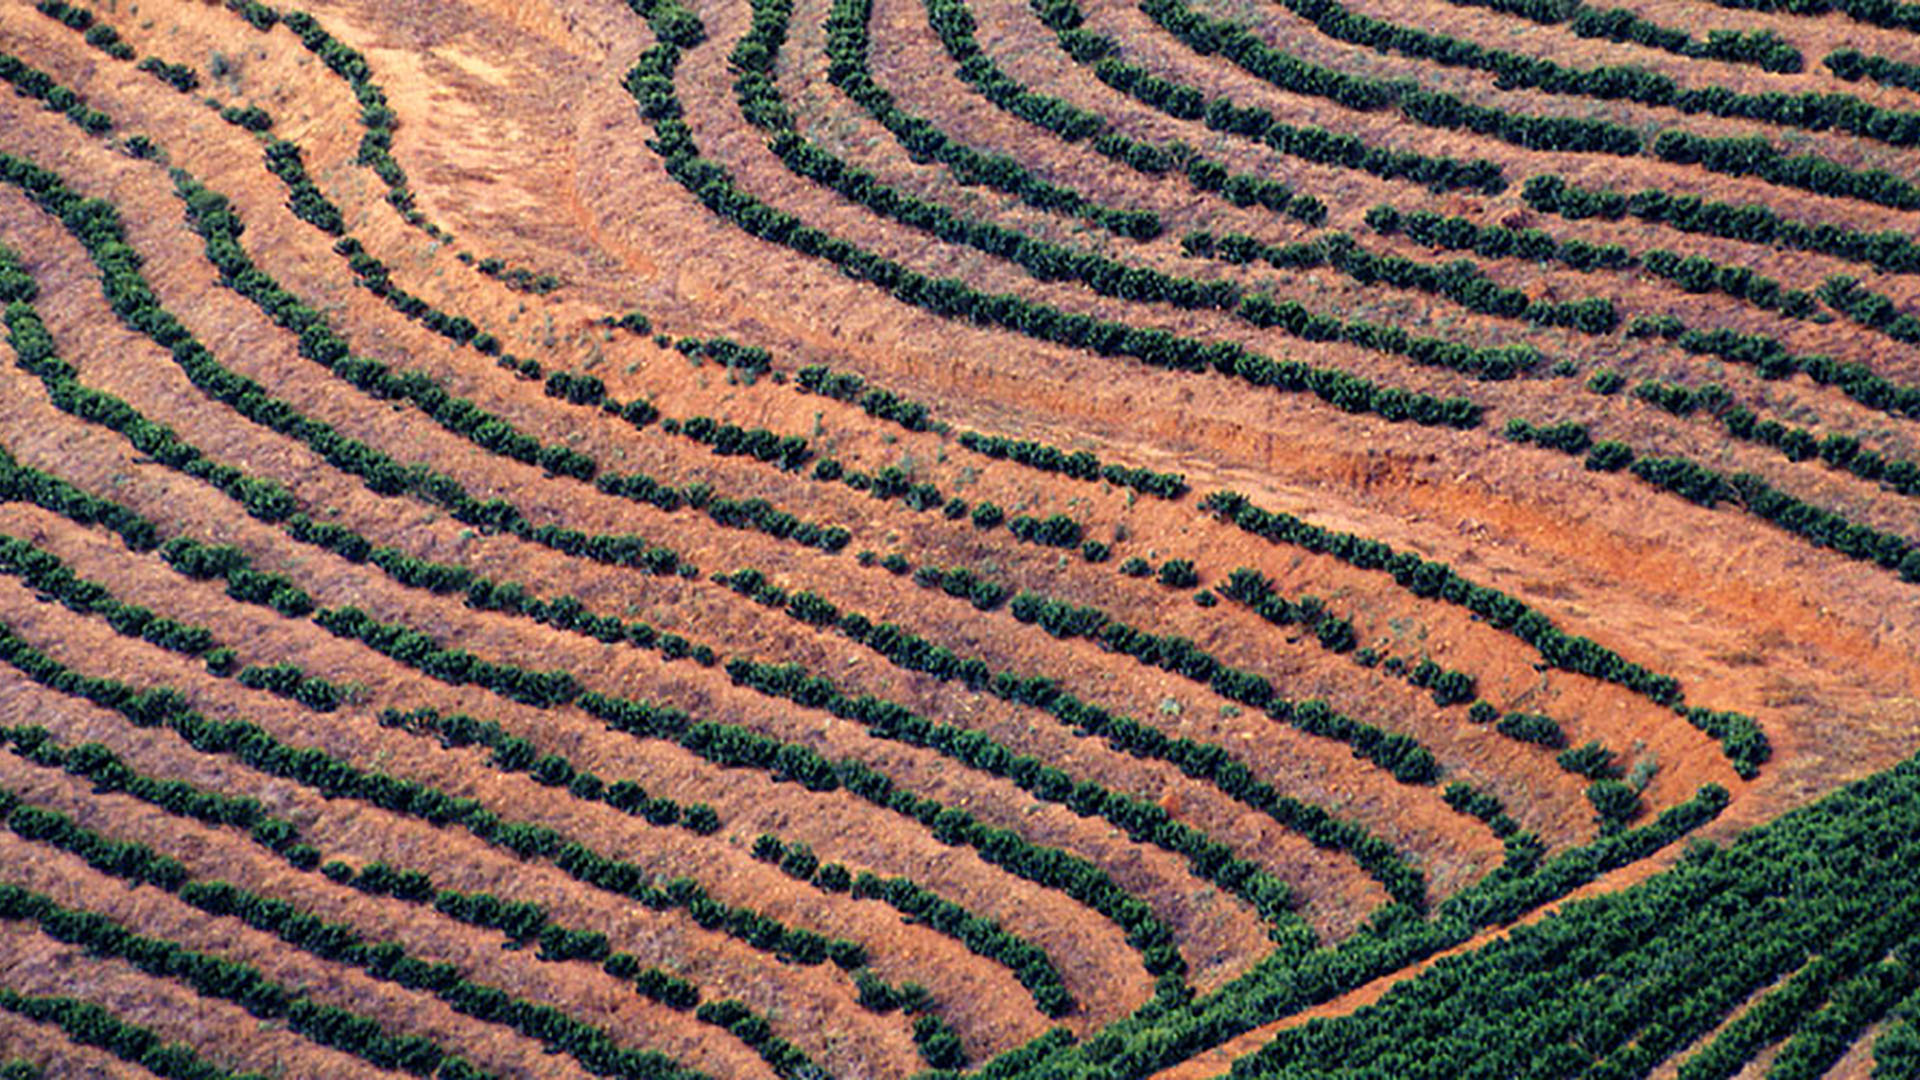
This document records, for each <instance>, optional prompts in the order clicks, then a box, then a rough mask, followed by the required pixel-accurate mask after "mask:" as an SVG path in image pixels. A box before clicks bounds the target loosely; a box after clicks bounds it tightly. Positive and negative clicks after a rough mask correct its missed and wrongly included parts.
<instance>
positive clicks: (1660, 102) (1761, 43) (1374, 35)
mask: <svg viewBox="0 0 1920 1080" xmlns="http://www.w3.org/2000/svg"><path fill="white" fill-rule="evenodd" d="M1148 2H1151V3H1164V2H1167V0H1148ZM1281 2H1282V3H1284V4H1285V5H1286V6H1287V7H1288V8H1289V9H1290V10H1292V11H1293V12H1294V13H1295V14H1297V15H1299V16H1300V17H1302V18H1304V19H1307V20H1308V21H1309V22H1312V23H1313V24H1314V25H1315V26H1316V27H1318V28H1319V29H1320V31H1321V32H1322V33H1324V34H1326V35H1327V36H1329V37H1332V38H1334V39H1336V40H1338V41H1342V42H1345V43H1347V44H1349V45H1357V46H1360V47H1362V48H1370V49H1377V50H1379V51H1382V52H1389V51H1391V52H1398V53H1401V54H1403V55H1406V56H1410V57H1413V58H1415V59H1419V60H1428V61H1432V62H1433V63H1437V64H1441V65H1444V66H1448V67H1466V68H1472V69H1476V70H1480V71H1485V72H1489V73H1491V74H1492V75H1494V76H1495V85H1496V86H1497V87H1499V88H1500V89H1503V90H1517V89H1537V90H1541V91H1545V92H1547V93H1553V94H1567V95H1572V96H1577V97H1589V98H1595V99H1597V100H1600V101H1611V100H1627V101H1633V102H1636V103H1638V104H1641V105H1651V106H1660V107H1671V108H1673V109H1676V110H1678V111H1680V112H1682V113H1700V114H1706V115H1710V116H1718V117H1722V118H1725V119H1743V120H1758V121H1760V122H1762V123H1769V124H1778V125H1780V126H1783V127H1795V128H1802V129H1805V130H1809V131H1827V130H1839V131H1844V132H1847V133H1848V134H1851V135H1857V136H1859V137H1861V138H1865V139H1872V140H1874V141H1877V142H1884V143H1887V144H1888V145H1891V146H1899V147H1905V146H1913V145H1915V144H1916V143H1920V111H1912V110H1900V109H1888V108H1883V107H1881V106H1877V105H1873V104H1871V103H1869V102H1866V101H1863V100H1861V99H1860V98H1857V97H1854V96H1853V95H1851V94H1832V93H1825V94H1823V93H1817V92H1807V93H1800V94H1783V93H1779V92H1776V91H1766V92H1762V93H1757V94H1742V93H1738V92H1736V91H1734V90H1732V89H1730V88H1728V87H1725V86H1719V85H1708V86H1703V87H1698V88H1694V89H1684V88H1682V87H1681V85H1680V84H1679V83H1678V82H1677V81H1676V80H1674V79H1673V78H1671V77H1669V76H1666V75H1662V74H1659V73H1658V72H1654V71H1649V70H1647V69H1646V68H1644V67H1639V66H1637V65H1636V66H1605V67H1596V68H1586V69H1581V68H1571V67H1564V66H1562V65H1560V64H1557V63H1555V62H1553V61H1551V60H1546V59H1542V58H1541V57H1537V56H1529V55H1526V54H1522V53H1514V52H1508V51H1506V50H1504V49H1490V48H1487V47H1485V46H1483V45H1480V44H1479V43H1477V42H1473V41H1466V40H1463V39H1460V38H1455V37H1450V36H1447V35H1444V34H1438V33H1432V32H1429V31H1426V30H1422V29H1419V28H1418V27H1414V26H1408V25H1405V24H1401V23H1395V22H1391V21H1388V20H1385V19H1377V18H1373V17H1371V16H1366V15H1360V14H1358V13H1355V12H1353V11H1350V10H1349V9H1347V8H1346V7H1345V6H1344V5H1342V4H1341V3H1340V2H1339V0H1281ZM1865 2H1868V3H1873V2H1882V3H1884V2H1885V0H1865ZM1621 18H1622V17H1621V16H1619V15H1615V14H1602V15H1598V16H1596V17H1594V18H1591V19H1589V20H1587V23H1586V25H1587V26H1588V27H1589V28H1591V29H1594V30H1611V29H1614V28H1615V27H1618V28H1620V29H1623V30H1627V31H1628V32H1629V33H1631V30H1630V29H1629V28H1630V27H1631V26H1632V23H1628V22H1621V21H1619V20H1621ZM1610 24H1611V25H1610ZM1217 33H1222V34H1224V35H1225V36H1223V37H1222V38H1221V40H1222V42H1223V49H1222V51H1223V52H1224V51H1225V47H1224V42H1225V41H1227V40H1230V38H1231V37H1232V36H1233V35H1232V34H1231V33H1228V32H1225V31H1217ZM1594 36H1602V37H1605V36H1610V35H1609V34H1608V33H1605V32H1603V33H1599V34H1596V35H1594ZM1674 43H1675V44H1678V42H1677V41H1675V42H1674ZM1255 44H1259V43H1258V42H1257V41H1256V42H1255ZM1782 46H1784V43H1783V42H1780V41H1779V39H1778V38H1776V37H1773V36H1772V35H1770V34H1768V33H1767V32H1765V31H1756V32H1749V33H1747V34H1745V35H1738V36H1728V32H1727V31H1720V32H1718V36H1717V37H1716V35H1715V34H1712V33H1710V34H1709V36H1708V41H1707V42H1706V43H1704V45H1703V46H1702V47H1703V48H1704V49H1705V50H1718V51H1719V52H1721V54H1722V57H1721V58H1728V59H1731V58H1734V57H1737V56H1741V55H1743V54H1744V55H1745V56H1748V57H1751V58H1754V59H1756V60H1759V59H1761V58H1766V60H1767V61H1768V62H1772V63H1776V64H1785V63H1794V62H1801V58H1800V57H1799V54H1798V53H1797V52H1794V51H1792V50H1791V48H1790V47H1782ZM1282 55H1284V54H1282ZM1256 74H1257V72H1256ZM1349 78H1352V77H1349ZM1371 85H1374V86H1383V87H1387V88H1388V89H1387V90H1386V91H1384V92H1386V93H1390V92H1391V88H1392V86H1393V85H1394V84H1389V83H1379V82H1373V83H1371ZM1415 92H1417V91H1415ZM1468 108H1469V109H1470V108H1471V107H1468ZM1482 111H1484V112H1494V110H1482ZM1500 115H1504V114H1500ZM1535 119H1536V118H1514V120H1522V121H1526V120H1535ZM1503 122H1504V123H1511V122H1513V121H1512V120H1490V121H1488V123H1489V124H1493V123H1503ZM1527 127H1530V128H1531V129H1532V132H1534V133H1541V132H1546V131H1553V130H1555V129H1554V128H1552V127H1543V126H1534V125H1531V124H1530V125H1527ZM1522 130H1526V128H1523V129H1522ZM1487 133H1489V134H1490V133H1491V132H1487ZM1669 134H1672V132H1669ZM1582 136H1585V137H1586V138H1589V139H1596V140H1602V141H1610V142H1612V144H1613V145H1614V147H1615V150H1614V152H1620V151H1621V150H1624V148H1625V147H1626V146H1627V145H1628V144H1629V142H1630V141H1631V142H1632V143H1633V144H1634V145H1636V146H1637V144H1638V138H1639V136H1638V134H1637V132H1636V131H1635V130H1634V129H1632V128H1626V127H1621V126H1618V125H1601V126H1598V127H1593V128H1584V129H1583V128H1578V127H1575V128H1570V129H1567V131H1566V134H1564V135H1563V136H1562V138H1564V139H1567V140H1569V142H1563V143H1562V144H1561V145H1560V146H1559V147H1554V146H1548V145H1541V146H1538V147H1536V148H1538V149H1573V148H1574V146H1573V145H1570V144H1569V143H1570V142H1571V140H1575V139H1578V138H1580V137H1582ZM1521 145H1526V144H1525V143H1522V144H1521ZM1829 164H1831V163H1829Z"/></svg>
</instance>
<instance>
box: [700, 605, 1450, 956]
mask: <svg viewBox="0 0 1920 1080" xmlns="http://www.w3.org/2000/svg"><path fill="white" fill-rule="evenodd" d="M726 583H727V585H728V586H729V587H730V588H733V589H734V590H736V591H738V592H740V593H742V594H743V595H746V596H751V597H753V598H754V599H755V600H757V601H759V602H760V603H763V604H767V605H768V606H770V607H777V608H780V609H781V610H784V611H786V612H787V614H789V615H790V616H792V617H793V618H794V619H796V620H799V621H801V622H805V623H810V624H812V625H815V626H821V627H833V628H835V629H837V630H839V631H840V632H841V633H842V634H845V635H846V636H847V637H849V638H851V639H853V640H854V641H857V642H859V643H860V644H862V645H864V646H866V647H867V648H868V649H870V650H872V651H874V652H876V653H879V654H880V655H881V656H883V657H885V658H886V659H887V660H888V661H889V662H890V663H892V664H894V665H895V666H898V667H901V668H903V669H905V670H908V671H919V672H924V673H926V674H929V675H932V676H933V677H934V678H936V679H939V680H941V681H943V682H945V681H959V682H964V683H965V684H966V685H967V687H968V688H969V689H970V690H973V691H975V692H979V691H981V690H986V691H989V692H991V693H992V694H993V695H994V696H995V697H998V698H1001V699H1002V700H1006V701H1012V702H1015V703H1018V704H1022V705H1027V706H1030V707H1032V708H1035V709H1038V710H1040V711H1042V712H1045V713H1047V714H1049V715H1051V716H1053V717H1054V718H1055V719H1056V720H1058V721H1059V722H1060V723H1062V724H1065V725H1067V726H1068V727H1071V728H1075V729H1078V730H1083V731H1087V732H1091V733H1093V734H1095V735H1098V736H1101V737H1103V738H1106V739H1107V740H1109V741H1110V742H1111V743H1113V744H1114V745H1115V746H1116V747H1118V748H1121V749H1124V750H1126V751H1127V752H1128V753H1131V754H1134V755H1136V756H1141V757H1147V758H1152V759H1156V760H1160V761H1166V762H1169V763H1171V764H1173V765H1175V766H1178V767H1179V768H1180V769H1181V770H1182V771H1183V772H1185V773H1186V774H1187V775H1189V776H1192V777H1194V778H1196V779H1204V780H1207V781H1209V782H1211V783H1212V784H1213V785H1214V786H1215V787H1217V788H1218V789H1220V790H1221V791H1222V792H1223V793H1225V794H1226V795H1228V796H1229V797H1230V798H1233V799H1236V800H1238V801H1239V802H1242V803H1244V804H1246V805H1248V806H1251V807H1253V808H1254V809H1257V810H1260V811H1262V812H1264V813H1266V814H1267V815H1268V816H1270V817H1272V818H1273V819H1274V820H1275V821H1276V822H1278V823H1279V824H1280V825H1281V827H1283V828H1285V829H1287V830H1289V831H1291V832H1296V833H1299V834H1301V835H1303V836H1305V837H1307V838H1308V839H1309V840H1311V841H1313V843H1314V844H1316V845H1317V846H1320V847H1323V848H1328V849H1330V850H1335V851H1342V852H1346V853H1347V854H1349V855H1351V856H1352V857H1353V858H1354V859H1355V861H1356V862H1358V863H1359V864H1360V865H1361V867H1362V868H1363V869H1365V870H1366V871H1367V873H1368V874H1369V875H1370V876H1372V877H1374V878H1375V879H1376V880H1377V881H1379V882H1380V883H1381V885H1382V887H1383V888H1385V889H1386V890H1387V893H1388V895H1390V896H1392V897H1393V898H1394V899H1395V900H1396V901H1398V902H1400V903H1403V904H1406V905H1408V906H1410V907H1413V908H1415V909H1420V908H1424V907H1425V906H1426V882H1425V879H1424V878H1423V877H1422V876H1421V874H1420V872H1419V871H1418V870H1415V869H1414V868H1413V867H1411V866H1410V865H1408V864H1407V863H1406V862H1405V861H1404V860H1403V859H1402V858H1401V857H1400V855H1399V854H1398V853H1397V852H1395V851H1394V850H1393V848H1392V845H1390V844H1387V843H1386V842H1384V841H1382V840H1380V839H1379V838H1378V837H1374V836H1372V835H1370V834H1368V833H1367V832H1366V830H1365V829H1364V828H1362V827H1360V826H1357V825H1354V824H1352V823H1350V822H1341V821H1338V820H1337V819H1335V818H1334V816H1333V815H1332V814H1330V813H1328V812H1327V811H1326V810H1325V809H1324V808H1322V807H1318V806H1315V805H1312V804H1310V803H1306V802H1302V801H1300V800H1298V799H1294V798H1292V797H1290V796H1285V795H1281V794H1280V793H1279V792H1278V791H1277V790H1276V789H1275V788H1274V787H1273V785H1271V784H1269V783H1266V782H1265V781H1262V780H1259V779H1258V778H1257V777H1256V776H1255V775H1254V774H1253V772H1252V771H1251V770H1250V769H1249V768H1248V767H1247V766H1246V764H1245V763H1244V762H1241V761H1240V760H1239V759H1237V758H1236V757H1234V756H1233V754H1232V753H1231V752H1230V751H1228V750H1227V749H1225V748H1224V747H1221V746H1218V745H1215V744H1211V743H1204V742H1197V741H1195V740H1192V739H1186V738H1180V739H1170V738H1168V737H1167V736H1166V735H1165V734H1164V733H1162V732H1161V731H1159V730H1158V729H1156V728H1153V727H1151V726H1148V725H1146V724H1142V723H1140V722H1139V721H1138V720H1135V719H1133V718H1132V717H1129V716H1123V715H1119V714H1116V713H1113V712H1111V711H1109V710H1107V709H1105V708H1103V707H1101V706H1098V705H1093V704H1089V703H1088V702H1085V701H1082V700H1081V699H1079V698H1078V697H1076V696H1074V695H1073V694H1072V693H1070V692H1068V691H1066V690H1064V689H1062V688H1061V687H1060V685H1059V683H1058V681H1057V680H1055V679H1053V678H1050V677H1048V676H1045V675H1036V674H1022V673H1018V672H1013V671H1007V670H1001V671H994V670H993V669H992V668H991V667H989V666H988V665H987V664H986V662H985V661H983V660H981V659H980V658H978V657H961V656H958V655H955V654H954V653H952V652H951V651H949V650H946V649H943V648H939V647H937V646H934V645H933V644H932V643H930V642H928V641H927V640H926V639H924V638H921V637H918V636H916V635H914V634H912V633H911V632H909V631H906V630H903V629H902V628H901V627H898V626H895V625H893V624H891V623H880V624H878V625H876V624H875V623H874V622H873V621H872V620H871V619H869V618H868V617H866V616H865V615H862V614H861V613H859V612H851V611H843V610H841V609H840V608H839V607H838V606H836V605H835V604H833V603H832V602H831V601H829V600H827V599H826V598H824V597H822V596H819V595H817V594H815V593H812V592H799V593H795V594H792V595H790V596H789V595H788V594H787V593H786V591H785V590H783V589H779V588H777V587H776V586H774V585H772V584H771V583H769V582H767V581H766V577H765V575H763V574H761V573H760V572H759V571H756V570H751V569H746V570H739V571H735V572H734V573H733V574H731V575H728V576H727V577H726ZM1023 595H1026V594H1023ZM1016 602H1017V601H1016ZM1176 670H1177V669H1176ZM728 671H729V673H730V674H734V677H735V678H736V679H744V680H751V681H754V682H757V683H758V682H765V683H775V684H778V685H781V686H783V688H784V687H786V686H788V685H789V684H792V683H793V680H792V678H791V674H790V672H787V671H781V670H778V669H773V668H771V667H770V666H768V665H748V664H740V663H738V662H730V663H729V665H728ZM783 692H785V693H788V694H790V695H791V696H792V697H793V698H794V699H795V700H799V701H802V702H807V703H812V702H822V703H824V704H825V707H827V708H828V709H830V710H833V711H836V712H838V711H840V710H841V709H843V708H851V707H852V703H851V702H850V701H849V699H848V697H847V695H846V693H845V692H844V691H842V690H840V689H839V687H837V686H836V685H835V684H834V683H833V681H832V680H829V679H826V678H824V677H821V676H809V677H807V678H806V679H805V680H804V682H801V683H798V684H794V685H792V687H791V689H783ZM1229 696H1230V695H1229ZM1236 700H1237V699H1236ZM916 720H918V722H919V724H920V725H926V723H927V722H926V721H925V720H924V719H920V718H916V717H908V718H903V719H902V720H900V721H899V723H902V724H913V723H914V722H915V721H916ZM1349 723H1351V722H1349ZM1356 726H1357V725H1356ZM1335 729H1336V724H1334V723H1331V722H1329V723H1324V724H1322V725H1321V730H1323V731H1333V730H1335ZM1374 734H1375V735H1376V738H1381V739H1386V738H1390V737H1388V736H1385V735H1384V733H1379V732H1377V731H1375V732H1374ZM1355 753H1356V755H1359V754H1361V753H1363V750H1362V749H1361V748H1360V747H1358V746H1357V747H1356V748H1355ZM1428 760H1429V761H1430V760H1431V758H1430V757H1429V759H1428ZM1397 775H1399V774H1398V773H1396V776H1397ZM1076 808H1078V807H1077V806H1076ZM1265 885H1266V887H1267V888H1269V889H1271V890H1272V891H1273V892H1275V893H1277V894H1278V899H1276V900H1274V901H1271V902H1270V903H1271V905H1278V904H1284V903H1286V895H1287V892H1288V890H1287V889H1286V886H1285V885H1283V884H1281V883H1279V882H1277V881H1270V882H1266V883H1265ZM1269 918H1270V919H1271V918H1274V916H1272V915H1269ZM1275 921H1276V923H1278V920H1277V919H1275ZM1289 929H1291V928H1289Z"/></svg>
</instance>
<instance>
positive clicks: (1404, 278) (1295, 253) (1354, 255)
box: [1180, 232, 1620, 378]
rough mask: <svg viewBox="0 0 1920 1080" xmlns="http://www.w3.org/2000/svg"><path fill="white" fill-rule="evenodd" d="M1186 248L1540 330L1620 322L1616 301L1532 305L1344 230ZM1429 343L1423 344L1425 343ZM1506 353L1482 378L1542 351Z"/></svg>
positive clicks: (1447, 266)
mask: <svg viewBox="0 0 1920 1080" xmlns="http://www.w3.org/2000/svg"><path fill="white" fill-rule="evenodd" d="M1180 249H1181V250H1182V251H1183V252H1185V253H1186V254H1188V255H1191V256H1193V257H1195V258H1211V259H1220V260H1222V261H1224V262H1228V263H1233V264H1235V265H1245V264H1247V263H1250V262H1253V261H1254V260H1256V259H1258V260H1263V261H1265V262H1266V263H1268V264H1269V265H1271V266H1273V267H1274V268H1276V269H1281V270H1311V269H1315V268H1318V267H1323V266H1324V267H1327V268H1330V269H1333V270H1336V271H1338V272H1340V273H1342V274H1344V275H1346V276H1347V277H1350V278H1352V279H1353V280H1355V281H1358V282H1360V283H1361V284H1363V285H1385V286H1388V287H1390V288H1396V289H1417V290H1419V291H1420V292H1424V293H1429V294H1432V295H1435V296H1442V297H1445V298H1446V299H1448V300H1451V301H1453V302H1454V303H1456V304H1459V305H1460V306H1461V307H1464V308H1466V309H1467V310H1469V311H1475V312H1479V313H1480V314H1482V315H1492V316H1496V317H1498V318H1503V319H1523V320H1525V321H1527V322H1530V323H1533V324H1534V325H1536V326H1565V327H1569V328H1571V329H1574V330H1578V331H1580V332H1581V333H1583V334H1592V335H1600V334H1610V333H1612V332H1613V331H1614V330H1615V329H1616V328H1617V327H1618V326H1619V325H1620V314H1619V312H1618V311H1616V310H1614V306H1613V301H1611V300H1608V299H1605V298H1603V297H1588V298H1585V299H1581V300H1570V301H1559V302H1552V301H1544V300H1533V299H1531V298H1529V297H1528V296H1527V294H1526V293H1525V291H1523V290H1521V289H1515V288H1511V287H1502V286H1500V285H1496V284H1494V283H1493V282H1492V281H1490V280H1488V279H1487V277H1486V275H1485V274H1484V273H1482V272H1481V270H1480V268H1479V267H1477V266H1475V265H1474V264H1473V263H1472V262H1470V261H1468V260H1465V259H1456V260H1454V261H1452V262H1449V263H1440V264H1437V263H1423V262H1419V261H1416V260H1414V259H1409V258H1407V257H1405V256H1403V255H1379V254H1376V253H1374V252H1371V251H1368V250H1367V249H1365V248H1363V247H1360V246H1359V245H1358V244H1356V243H1354V241H1353V238H1352V237H1351V236H1348V235H1347V234H1346V233H1343V232H1332V233H1322V234H1321V235H1320V236H1319V237H1318V238H1316V239H1314V240H1311V241H1305V242H1302V243H1294V244H1267V243H1263V242H1261V241H1260V240H1258V239H1256V238H1255V237H1251V236H1248V235H1246V234H1244V233H1227V234H1225V235H1222V236H1215V235H1214V234H1213V233H1210V232H1190V233H1188V234H1186V235H1185V236H1184V237H1182V238H1181V240H1180ZM1286 303H1287V304H1291V303H1292V302H1291V301H1287V302H1286ZM1294 306H1297V305H1294ZM1349 336H1351V334H1349ZM1430 340H1432V339H1423V342H1424V341H1430ZM1455 348H1459V346H1455ZM1481 351H1482V352H1493V351H1495V350H1481ZM1504 351H1505V352H1506V353H1507V354H1508V356H1509V357H1510V359H1509V362H1508V363H1507V364H1505V365H1500V364H1498V363H1496V362H1493V361H1491V360H1482V361H1481V362H1480V363H1479V365H1478V366H1477V370H1478V371H1479V373H1480V374H1481V376H1482V377H1483V378H1500V377H1502V376H1503V373H1504V374H1511V373H1512V372H1515V371H1524V370H1527V369H1529V368H1531V367H1534V366H1536V365H1537V364H1538V363H1539V361H1540V356H1539V354H1538V353H1537V352H1536V351H1534V350H1533V349H1532V348H1531V347H1530V346H1524V345H1523V346H1508V347H1507V348H1506V349H1505V350H1504ZM1444 366H1447V367H1453V366H1455V365H1452V364H1447V365H1444ZM1468 370H1473V368H1468Z"/></svg>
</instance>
